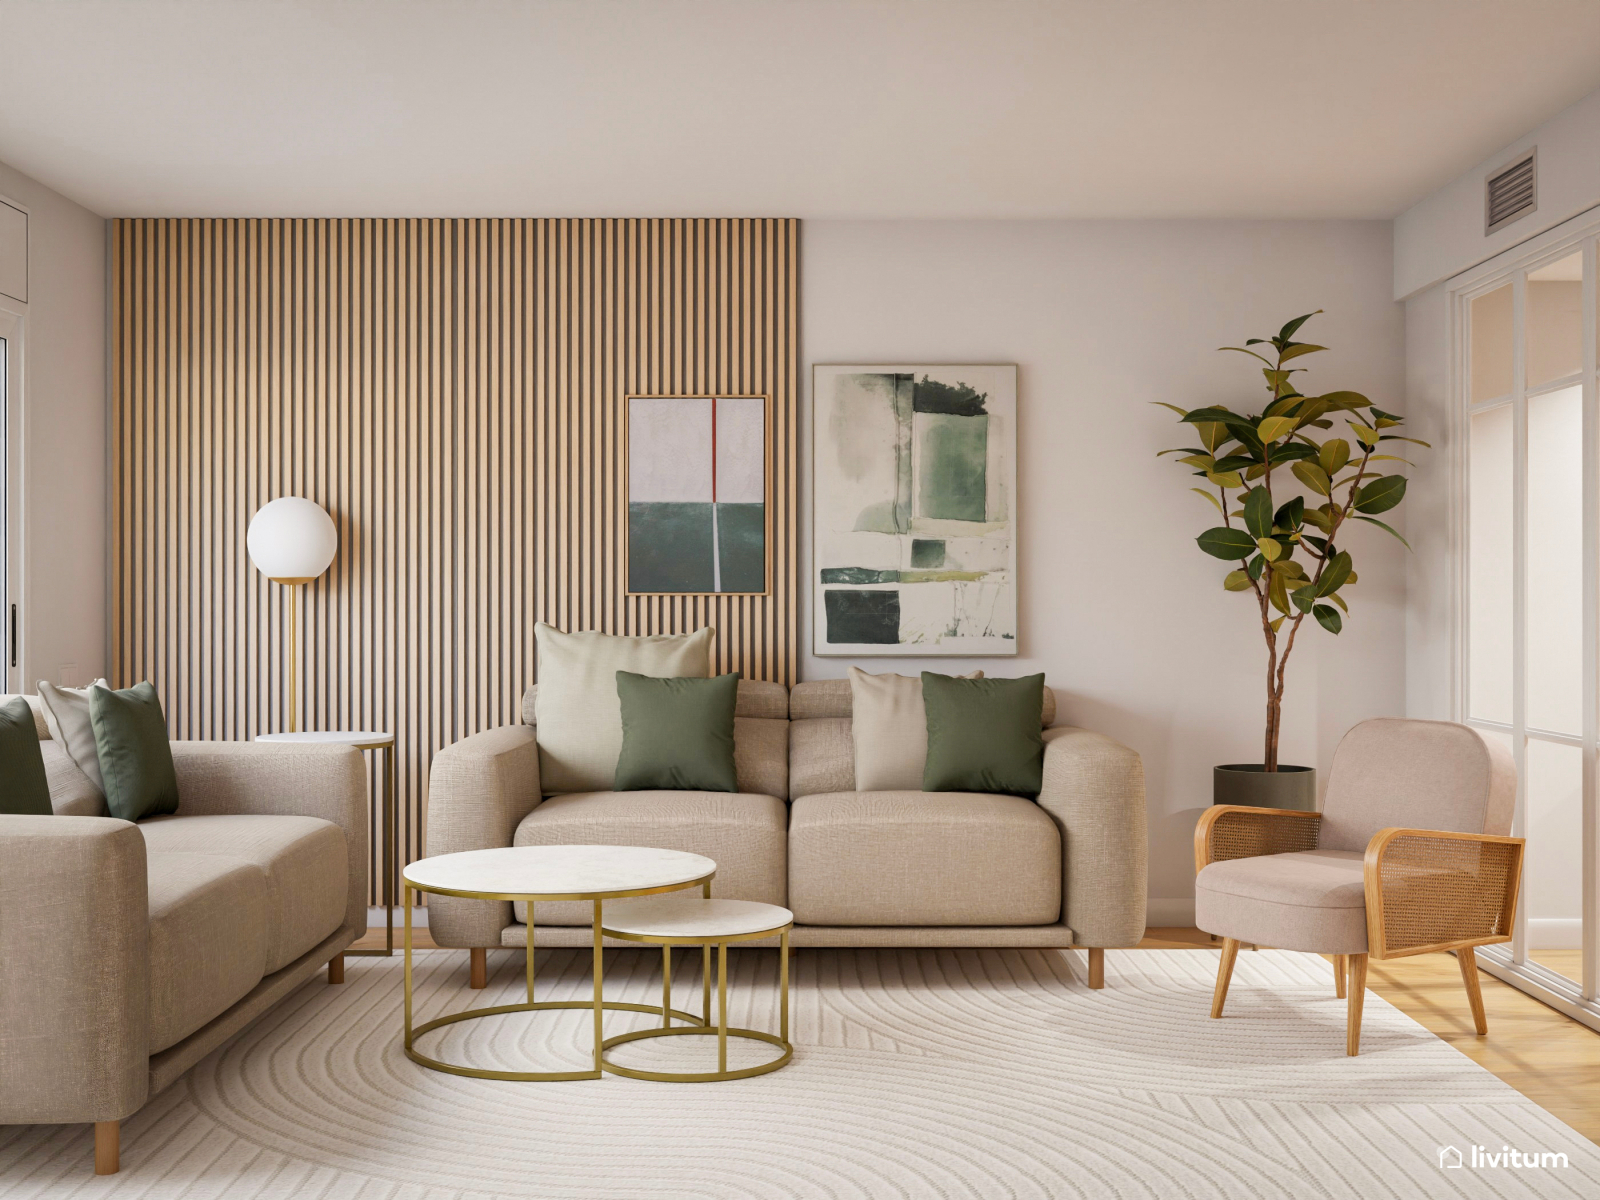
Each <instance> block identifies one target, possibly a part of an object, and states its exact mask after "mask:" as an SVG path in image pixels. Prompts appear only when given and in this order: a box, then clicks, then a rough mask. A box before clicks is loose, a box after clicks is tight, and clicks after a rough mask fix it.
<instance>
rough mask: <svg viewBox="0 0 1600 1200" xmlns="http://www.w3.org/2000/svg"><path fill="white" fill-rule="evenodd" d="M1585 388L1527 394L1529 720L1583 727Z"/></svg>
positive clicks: (1573, 729) (1551, 726) (1544, 725)
mask: <svg viewBox="0 0 1600 1200" xmlns="http://www.w3.org/2000/svg"><path fill="white" fill-rule="evenodd" d="M1583 538H1584V519H1583V389H1582V388H1581V387H1570V388H1563V389H1561V390H1560V391H1558V392H1546V393H1544V394H1543V395H1540V396H1532V397H1530V398H1529V400H1528V600H1527V603H1528V633H1527V651H1526V653H1527V683H1526V686H1527V704H1528V719H1527V720H1528V727H1529V728H1530V729H1545V730H1551V731H1554V732H1557V733H1567V734H1572V735H1573V736H1575V737H1577V736H1582V734H1583Z"/></svg>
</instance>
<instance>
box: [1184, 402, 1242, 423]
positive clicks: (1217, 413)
mask: <svg viewBox="0 0 1600 1200" xmlns="http://www.w3.org/2000/svg"><path fill="white" fill-rule="evenodd" d="M1183 419H1184V421H1185V422H1186V423H1187V424H1190V425H1204V424H1208V423H1210V422H1212V421H1240V420H1243V419H1244V418H1242V417H1241V416H1240V415H1239V414H1238V413H1236V412H1234V411H1233V409H1231V408H1225V407H1223V406H1222V405H1220V404H1207V405H1205V406H1204V407H1203V408H1191V409H1190V410H1189V411H1188V412H1186V413H1184V414H1183Z"/></svg>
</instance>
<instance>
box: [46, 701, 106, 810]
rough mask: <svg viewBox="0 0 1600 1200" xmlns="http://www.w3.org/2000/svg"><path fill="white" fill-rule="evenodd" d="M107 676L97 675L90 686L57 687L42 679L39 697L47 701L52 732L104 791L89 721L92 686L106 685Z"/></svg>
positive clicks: (48, 718) (103, 781)
mask: <svg viewBox="0 0 1600 1200" xmlns="http://www.w3.org/2000/svg"><path fill="white" fill-rule="evenodd" d="M106 686H108V685H107V684H106V681H105V680H104V679H96V680H95V681H94V682H93V683H91V684H90V685H89V687H84V688H69V687H57V686H56V685H55V684H53V683H51V682H49V681H48V680H45V679H41V680H40V681H39V699H41V700H42V701H44V719H45V724H46V725H47V726H49V729H50V736H51V738H53V739H54V740H55V741H57V742H59V743H60V744H61V745H62V746H63V747H64V748H65V749H66V752H67V753H68V754H69V755H70V756H71V757H72V761H73V762H75V763H77V764H78V770H80V771H82V772H83V773H84V774H85V775H87V776H88V777H89V782H90V783H92V784H94V790H95V791H97V792H99V793H100V794H101V795H104V794H105V790H106V785H105V780H103V779H102V778H101V777H100V754H99V751H97V750H96V749H95V745H94V726H92V725H90V724H89V688H94V687H106Z"/></svg>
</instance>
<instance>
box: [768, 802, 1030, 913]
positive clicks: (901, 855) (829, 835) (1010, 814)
mask: <svg viewBox="0 0 1600 1200" xmlns="http://www.w3.org/2000/svg"><path fill="white" fill-rule="evenodd" d="M788 907H789V908H790V909H791V910H792V911H793V912H794V915H795V920H796V921H798V922H800V923H801V924H805V925H1048V924H1052V923H1054V922H1056V921H1058V920H1060V919H1061V835H1060V833H1059V832H1058V831H1057V829H1056V825H1055V822H1054V821H1052V820H1051V819H1050V818H1049V816H1048V815H1047V814H1046V813H1045V812H1044V811H1043V810H1042V809H1040V808H1039V806H1038V805H1037V804H1035V803H1034V802H1033V801H1031V800H1024V799H1022V798H1020V797H1017V796H988V795H978V794H972V793H966V792H910V791H899V792H837V793H832V794H827V795H820V796H804V797H801V798H800V799H798V800H796V801H795V802H794V804H793V805H792V806H791V812H790V817H789V904H788Z"/></svg>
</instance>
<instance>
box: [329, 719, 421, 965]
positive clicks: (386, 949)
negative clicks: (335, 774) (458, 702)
mask: <svg viewBox="0 0 1600 1200" xmlns="http://www.w3.org/2000/svg"><path fill="white" fill-rule="evenodd" d="M367 748H368V749H371V748H372V747H370V746H369V747H367ZM382 749H383V799H382V803H383V872H382V874H383V913H384V922H383V925H384V933H383V949H382V950H379V949H376V948H373V949H371V950H346V951H345V953H346V954H351V955H370V956H373V957H376V958H389V957H392V956H393V954H394V906H395V900H396V897H395V882H396V880H395V876H396V872H395V838H396V836H397V834H396V828H395V827H396V825H397V824H398V813H397V811H396V809H397V806H398V800H397V798H396V796H395V777H394V742H393V740H391V741H390V742H389V744H388V745H387V746H384V747H383V748H382ZM410 891H411V889H410V888H407V889H406V892H407V894H409V893H410Z"/></svg>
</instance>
